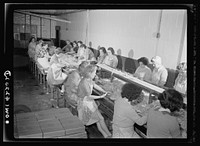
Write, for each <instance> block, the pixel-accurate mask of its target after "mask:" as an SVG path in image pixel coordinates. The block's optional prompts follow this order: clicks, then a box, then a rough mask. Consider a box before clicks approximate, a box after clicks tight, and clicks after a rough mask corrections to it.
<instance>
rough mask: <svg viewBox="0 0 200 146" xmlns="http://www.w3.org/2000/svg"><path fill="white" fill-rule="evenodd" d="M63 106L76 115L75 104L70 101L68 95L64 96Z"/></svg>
mask: <svg viewBox="0 0 200 146" xmlns="http://www.w3.org/2000/svg"><path fill="white" fill-rule="evenodd" d="M65 106H67V107H68V108H69V110H70V111H71V113H72V114H73V115H75V116H78V110H77V104H75V103H74V102H72V101H71V100H70V99H69V98H68V97H66V98H65Z"/></svg>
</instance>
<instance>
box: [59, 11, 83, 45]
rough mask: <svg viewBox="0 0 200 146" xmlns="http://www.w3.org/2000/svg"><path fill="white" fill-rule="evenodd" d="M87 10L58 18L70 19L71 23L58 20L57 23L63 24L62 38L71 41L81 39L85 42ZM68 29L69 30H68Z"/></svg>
mask: <svg viewBox="0 0 200 146" xmlns="http://www.w3.org/2000/svg"><path fill="white" fill-rule="evenodd" d="M86 14H87V13H86V11H83V12H81V13H73V14H68V15H67V16H66V15H65V16H60V17H58V18H62V19H68V20H69V21H71V23H62V22H57V24H56V25H59V26H61V31H60V32H61V39H62V40H67V39H69V40H70V41H74V40H76V41H79V40H81V41H82V42H84V43H85V40H86V22H87V16H86ZM66 29H67V30H66Z"/></svg>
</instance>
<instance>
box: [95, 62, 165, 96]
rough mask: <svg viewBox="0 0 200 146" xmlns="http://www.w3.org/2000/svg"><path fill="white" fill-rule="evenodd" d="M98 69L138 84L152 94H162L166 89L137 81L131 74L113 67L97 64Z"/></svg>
mask: <svg viewBox="0 0 200 146" xmlns="http://www.w3.org/2000/svg"><path fill="white" fill-rule="evenodd" d="M97 66H98V67H100V68H101V69H104V70H106V71H109V72H111V74H112V75H113V76H115V77H117V78H119V79H122V80H124V81H127V82H131V83H133V84H136V85H138V86H141V87H142V88H144V89H146V90H148V91H149V92H150V93H157V94H159V93H162V92H163V91H164V90H165V89H163V88H160V87H158V86H155V85H153V84H150V83H148V82H145V81H142V80H140V79H137V78H136V77H133V76H132V75H131V74H129V73H127V72H122V71H120V70H117V69H114V68H112V67H109V66H107V65H105V64H97Z"/></svg>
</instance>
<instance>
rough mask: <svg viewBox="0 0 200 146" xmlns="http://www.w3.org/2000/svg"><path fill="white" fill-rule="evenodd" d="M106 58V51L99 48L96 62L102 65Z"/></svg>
mask: <svg viewBox="0 0 200 146" xmlns="http://www.w3.org/2000/svg"><path fill="white" fill-rule="evenodd" d="M106 56H107V52H106V49H105V48H104V47H100V48H99V56H98V57H97V62H98V63H99V64H101V63H103V61H104V59H105V58H106Z"/></svg>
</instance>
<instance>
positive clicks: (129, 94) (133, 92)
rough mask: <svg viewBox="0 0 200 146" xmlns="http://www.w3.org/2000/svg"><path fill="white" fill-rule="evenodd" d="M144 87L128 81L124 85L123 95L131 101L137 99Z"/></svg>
mask: <svg viewBox="0 0 200 146" xmlns="http://www.w3.org/2000/svg"><path fill="white" fill-rule="evenodd" d="M141 92H142V88H141V87H139V86H136V85H134V84H132V83H126V84H124V85H123V87H122V91H121V96H122V98H127V99H128V100H129V101H132V100H136V99H138V97H140V95H141Z"/></svg>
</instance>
